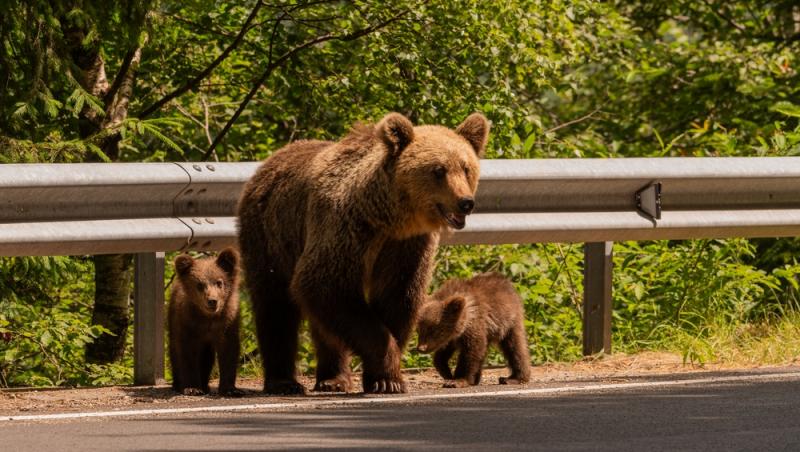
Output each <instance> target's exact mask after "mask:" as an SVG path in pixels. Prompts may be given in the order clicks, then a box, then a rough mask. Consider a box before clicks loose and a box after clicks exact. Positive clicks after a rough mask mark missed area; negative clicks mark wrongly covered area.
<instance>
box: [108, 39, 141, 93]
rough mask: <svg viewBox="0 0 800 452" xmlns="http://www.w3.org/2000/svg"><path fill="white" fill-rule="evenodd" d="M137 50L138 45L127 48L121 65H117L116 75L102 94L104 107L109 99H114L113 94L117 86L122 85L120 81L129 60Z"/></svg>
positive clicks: (126, 71) (123, 76)
mask: <svg viewBox="0 0 800 452" xmlns="http://www.w3.org/2000/svg"><path fill="white" fill-rule="evenodd" d="M137 50H138V46H137V47H135V48H133V49H131V50H128V53H126V54H125V58H124V59H123V60H122V65H121V66H120V67H119V71H117V75H116V76H115V77H114V81H113V82H112V83H111V88H109V89H108V91H107V92H106V94H105V96H103V105H105V106H106V107H108V105H110V104H111V101H113V100H114V96H115V95H116V94H117V91H118V90H119V87H120V86H122V81H123V80H124V79H125V75H126V74H127V73H128V69H129V68H130V67H131V61H133V57H134V56H135V55H136V51H137Z"/></svg>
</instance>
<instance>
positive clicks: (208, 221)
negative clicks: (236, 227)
mask: <svg viewBox="0 0 800 452" xmlns="http://www.w3.org/2000/svg"><path fill="white" fill-rule="evenodd" d="M206 223H208V224H214V220H212V219H211V218H206Z"/></svg>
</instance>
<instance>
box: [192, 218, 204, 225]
mask: <svg viewBox="0 0 800 452" xmlns="http://www.w3.org/2000/svg"><path fill="white" fill-rule="evenodd" d="M192 223H194V224H203V221H202V220H201V219H199V218H192Z"/></svg>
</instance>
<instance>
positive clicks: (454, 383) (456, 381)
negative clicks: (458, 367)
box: [442, 378, 469, 388]
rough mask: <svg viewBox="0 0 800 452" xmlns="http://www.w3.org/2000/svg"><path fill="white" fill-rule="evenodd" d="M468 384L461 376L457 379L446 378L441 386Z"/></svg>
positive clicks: (460, 386) (453, 386)
mask: <svg viewBox="0 0 800 452" xmlns="http://www.w3.org/2000/svg"><path fill="white" fill-rule="evenodd" d="M467 386H469V382H468V381H467V380H465V379H463V378H459V379H458V380H447V381H445V382H444V384H443V385H442V387H443V388H466V387H467Z"/></svg>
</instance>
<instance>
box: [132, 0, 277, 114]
mask: <svg viewBox="0 0 800 452" xmlns="http://www.w3.org/2000/svg"><path fill="white" fill-rule="evenodd" d="M262 6H264V3H263V1H262V0H257V2H256V6H254V7H253V10H252V11H251V12H250V15H249V16H248V17H247V20H245V22H244V25H242V28H241V30H239V34H238V35H236V39H234V40H233V42H232V43H231V44H230V45H229V46H228V47H227V48H226V49H225V50H223V51H222V53H221V54H219V56H218V57H217V58H216V59H215V60H214V61H212V62H211V64H210V65H208V67H207V68H205V70H203V71H202V72H201V73H199V74H197V76H195V77H194V78H193V79H191V80H189V81H188V82H186V83H185V84H184V85H183V86H181V87H180V88H177V89H175V90H174V91H172V92H171V93H169V94H167V95H166V96H164V97H162V98H161V99H159V100H158V101H157V102H156V103H154V104H153V105H151V106H149V107H147V108H146V109H145V110H144V111H143V112H142V113H140V114H139V119H144V118H146V117H147V116H149V115H151V114H152V113H153V112H155V111H157V110H158V109H159V108H161V107H163V106H164V104H166V103H167V102H169V101H171V100H172V99H174V98H176V97H178V96H180V95H181V94H183V93H185V92H186V91H189V90H190V89H192V88H194V87H196V86H197V85H198V84H199V83H200V82H201V81H203V79H205V78H206V77H208V75H209V74H211V71H213V70H214V69H216V67H217V66H219V65H220V63H222V62H223V61H224V60H225V59H226V58H228V55H230V53H231V52H233V50H234V49H236V47H238V46H239V44H241V42H242V40H243V39H244V35H245V34H247V32H248V31H249V30H250V23H251V22H253V19H255V17H256V15H257V14H258V11H259V10H260V9H261V7H262Z"/></svg>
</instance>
